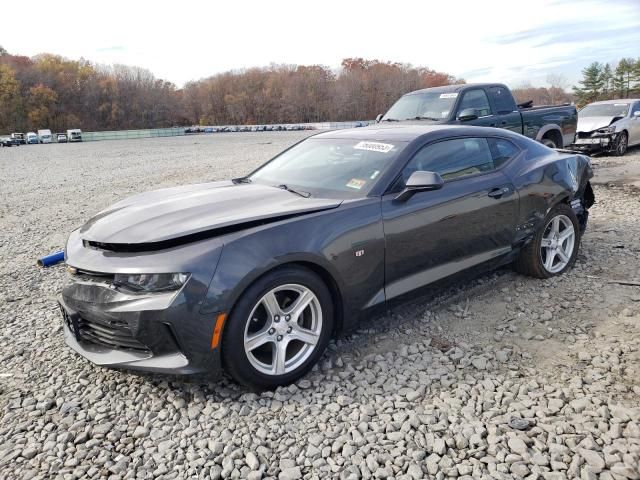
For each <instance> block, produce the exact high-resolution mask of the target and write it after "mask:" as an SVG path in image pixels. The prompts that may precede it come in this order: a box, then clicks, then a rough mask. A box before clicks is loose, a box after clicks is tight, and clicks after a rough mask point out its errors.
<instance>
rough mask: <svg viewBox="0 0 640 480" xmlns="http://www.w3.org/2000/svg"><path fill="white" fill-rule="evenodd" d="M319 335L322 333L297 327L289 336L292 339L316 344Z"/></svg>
mask: <svg viewBox="0 0 640 480" xmlns="http://www.w3.org/2000/svg"><path fill="white" fill-rule="evenodd" d="M319 337H320V335H319V334H317V333H316V332H313V331H311V330H307V329H306V328H302V327H295V328H294V329H293V331H292V332H291V334H290V335H289V338H291V340H300V341H301V342H303V343H306V344H307V345H316V344H317V343H318V339H319Z"/></svg>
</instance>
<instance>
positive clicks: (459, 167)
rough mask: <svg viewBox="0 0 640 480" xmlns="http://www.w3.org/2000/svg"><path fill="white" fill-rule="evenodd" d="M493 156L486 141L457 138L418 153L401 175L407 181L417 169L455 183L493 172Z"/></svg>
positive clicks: (425, 148) (430, 146)
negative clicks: (434, 173)
mask: <svg viewBox="0 0 640 480" xmlns="http://www.w3.org/2000/svg"><path fill="white" fill-rule="evenodd" d="M494 168H495V167H494V164H493V156H492V154H491V150H490V149H489V144H488V143H487V139H486V138H455V139H452V140H445V141H443V142H438V143H433V144H431V145H427V146H426V147H424V148H422V150H420V151H418V153H416V154H415V156H414V157H413V158H412V159H411V161H410V162H409V163H408V164H407V166H406V167H405V169H404V170H403V172H402V180H403V182H406V181H407V179H408V178H409V177H410V176H411V174H412V173H413V172H415V171H418V170H423V171H429V172H437V173H439V174H440V176H441V177H442V178H443V179H444V180H445V181H447V180H452V179H457V178H461V177H466V176H469V175H477V174H478V173H485V172H490V171H491V170H493V169H494Z"/></svg>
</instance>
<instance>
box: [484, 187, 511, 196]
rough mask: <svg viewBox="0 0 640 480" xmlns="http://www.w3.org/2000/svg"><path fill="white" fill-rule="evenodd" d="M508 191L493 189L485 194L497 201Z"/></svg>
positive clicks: (508, 190) (505, 188)
mask: <svg viewBox="0 0 640 480" xmlns="http://www.w3.org/2000/svg"><path fill="white" fill-rule="evenodd" d="M510 191H511V189H510V188H509V187H502V188H494V189H493V190H491V191H490V192H489V193H487V195H488V196H489V197H491V198H496V199H497V198H501V197H502V196H503V195H506V194H507V193H509V192H510Z"/></svg>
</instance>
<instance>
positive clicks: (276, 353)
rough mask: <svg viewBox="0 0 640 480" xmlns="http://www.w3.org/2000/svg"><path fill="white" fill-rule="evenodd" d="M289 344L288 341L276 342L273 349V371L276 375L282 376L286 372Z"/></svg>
mask: <svg viewBox="0 0 640 480" xmlns="http://www.w3.org/2000/svg"><path fill="white" fill-rule="evenodd" d="M287 344H288V342H286V341H281V342H276V344H275V345H276V346H275V347H274V349H273V364H272V370H273V373H275V374H276V375H282V374H283V373H285V372H286V370H287V369H286V363H287Z"/></svg>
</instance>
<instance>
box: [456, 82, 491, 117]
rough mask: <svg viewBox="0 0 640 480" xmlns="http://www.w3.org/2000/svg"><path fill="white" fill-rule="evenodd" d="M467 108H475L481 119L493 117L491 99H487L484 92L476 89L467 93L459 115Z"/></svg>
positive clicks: (459, 109)
mask: <svg viewBox="0 0 640 480" xmlns="http://www.w3.org/2000/svg"><path fill="white" fill-rule="evenodd" d="M465 108H475V109H476V110H477V111H478V116H479V117H485V116H487V115H491V107H490V106H489V99H488V98H487V94H486V93H484V90H480V89H475V90H469V91H467V92H465V94H464V97H462V101H461V102H460V106H459V107H458V113H459V112H461V111H462V110H464V109H465Z"/></svg>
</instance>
